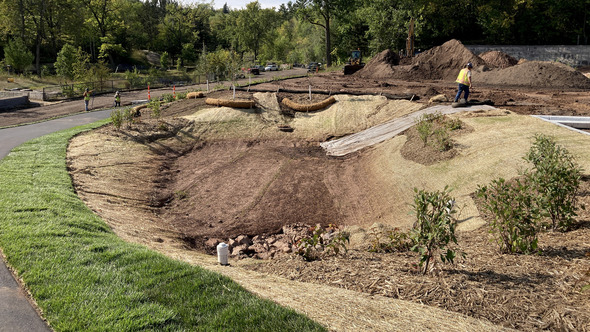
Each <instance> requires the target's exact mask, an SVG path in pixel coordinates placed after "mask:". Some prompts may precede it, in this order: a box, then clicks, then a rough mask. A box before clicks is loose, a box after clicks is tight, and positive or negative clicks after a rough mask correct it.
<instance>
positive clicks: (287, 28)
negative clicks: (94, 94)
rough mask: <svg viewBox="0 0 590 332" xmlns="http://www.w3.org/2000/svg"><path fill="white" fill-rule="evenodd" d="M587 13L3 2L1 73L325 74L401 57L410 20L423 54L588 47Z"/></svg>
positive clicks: (156, 1) (566, 6) (372, 0)
mask: <svg viewBox="0 0 590 332" xmlns="http://www.w3.org/2000/svg"><path fill="white" fill-rule="evenodd" d="M589 11H590V0H486V1H484V0H465V1H452V0H431V1H427V0H294V1H293V2H291V1H290V2H286V3H284V4H282V5H281V6H280V7H279V8H263V6H262V5H261V4H260V3H259V2H258V1H253V2H250V3H248V4H247V5H246V6H245V7H244V8H241V9H233V8H231V7H229V6H228V5H227V4H225V5H223V8H221V9H215V8H213V5H212V3H204V2H203V3H194V4H186V3H184V2H179V1H177V0H143V1H140V0H2V1H0V51H2V52H0V54H9V55H10V56H12V58H7V57H6V56H5V59H4V63H5V64H6V63H8V62H9V61H14V56H16V55H14V50H15V47H16V46H18V47H20V48H21V50H20V53H21V54H22V55H24V56H25V59H23V60H27V63H26V64H25V65H23V66H25V67H28V66H29V68H34V69H36V70H37V71H38V70H39V68H40V64H53V63H55V62H56V60H57V58H58V53H59V52H60V50H62V48H63V47H64V45H71V46H72V47H74V49H75V50H77V49H80V50H81V51H84V52H85V53H87V54H88V55H89V57H90V62H93V63H96V62H99V61H103V60H106V61H108V64H109V65H110V66H111V67H113V68H114V67H115V66H116V65H118V64H131V65H133V64H136V62H137V61H138V59H137V56H135V55H136V54H137V51H138V50H149V51H153V52H156V53H159V54H162V53H163V52H167V53H168V54H169V56H170V60H171V62H173V63H178V61H179V60H180V61H181V63H182V64H183V65H187V64H188V65H196V63H195V62H198V61H201V60H203V61H204V59H206V57H204V56H202V54H203V52H205V55H206V53H211V52H216V51H219V50H225V51H228V52H230V54H235V55H237V56H238V57H239V58H240V59H241V60H240V61H241V62H242V63H243V65H252V64H254V63H260V64H264V62H266V61H272V62H291V63H293V62H298V63H305V62H311V61H315V62H321V63H325V64H328V65H330V64H331V63H332V62H333V61H334V62H336V63H339V62H342V61H344V60H345V59H346V58H348V56H349V52H350V51H351V50H352V49H361V50H362V51H363V52H364V53H365V54H375V53H377V52H380V51H382V50H384V49H387V48H389V49H392V50H396V51H397V50H401V49H404V48H405V41H406V38H407V35H408V24H409V22H410V20H411V19H414V20H415V45H416V48H422V49H427V48H430V47H432V46H436V45H440V44H442V43H444V42H445V41H447V40H449V39H452V38H455V39H459V40H461V41H462V42H463V43H464V44H469V43H474V44H514V45H525V44H528V45H535V44H566V45H568V44H569V45H575V44H584V45H587V44H588V32H587V30H588V23H590V15H588V12H589ZM17 40H20V42H16V41H17ZM15 43H20V44H18V45H16V44H15ZM23 50H26V51H27V52H24V51H23ZM6 51H8V53H6ZM31 54H32V55H33V59H32V60H31V62H29V61H28V59H29V58H30V55H31ZM219 54H221V53H219ZM232 57H233V55H232ZM232 59H233V58H232ZM31 65H32V67H30V66H31ZM24 69H26V68H23V70H24Z"/></svg>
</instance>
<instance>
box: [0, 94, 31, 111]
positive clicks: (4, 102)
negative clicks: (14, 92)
mask: <svg viewBox="0 0 590 332" xmlns="http://www.w3.org/2000/svg"><path fill="white" fill-rule="evenodd" d="M27 105H29V96H20V97H12V98H1V99H0V111H7V110H10V109H13V108H17V107H22V106H27Z"/></svg>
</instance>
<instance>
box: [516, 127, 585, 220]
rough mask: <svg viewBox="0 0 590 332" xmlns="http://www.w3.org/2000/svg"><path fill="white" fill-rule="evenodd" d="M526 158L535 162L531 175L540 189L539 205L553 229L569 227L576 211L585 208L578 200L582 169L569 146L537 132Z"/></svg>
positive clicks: (536, 188)
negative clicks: (563, 145) (570, 151)
mask: <svg viewBox="0 0 590 332" xmlns="http://www.w3.org/2000/svg"><path fill="white" fill-rule="evenodd" d="M524 159H525V160H527V161H529V162H530V163H531V164H533V171H532V172H530V173H529V178H530V181H531V183H532V184H533V186H534V188H535V190H536V191H537V192H538V199H539V200H538V204H539V206H540V207H541V209H542V210H543V212H544V213H545V215H547V216H548V217H549V218H550V219H551V228H552V229H553V230H554V231H555V230H562V231H565V230H568V229H569V228H570V227H571V225H572V223H573V221H574V217H575V216H577V213H576V212H577V210H578V209H579V208H580V207H581V208H584V206H583V205H580V204H579V203H578V191H579V188H580V181H581V176H582V168H581V167H580V166H578V165H577V164H576V162H575V160H574V157H573V156H572V155H571V154H570V153H569V152H568V151H567V149H565V148H564V147H562V146H559V145H557V143H556V142H555V140H554V139H553V138H551V137H549V136H545V135H542V134H538V135H535V141H534V143H533V145H532V146H531V148H530V150H529V152H528V153H527V155H526V156H525V157H524Z"/></svg>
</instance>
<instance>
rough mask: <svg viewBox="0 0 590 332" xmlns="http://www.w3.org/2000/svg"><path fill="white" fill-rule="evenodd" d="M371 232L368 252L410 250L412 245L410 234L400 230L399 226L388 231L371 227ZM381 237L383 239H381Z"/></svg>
mask: <svg viewBox="0 0 590 332" xmlns="http://www.w3.org/2000/svg"><path fill="white" fill-rule="evenodd" d="M371 233H372V235H373V239H372V240H371V247H370V249H369V251H370V252H381V253H388V252H402V251H408V250H410V248H411V247H412V245H413V243H412V239H411V238H410V234H408V233H406V232H402V231H400V230H399V228H394V229H393V230H388V231H381V230H375V229H372V230H371ZM382 238H385V239H383V241H382Z"/></svg>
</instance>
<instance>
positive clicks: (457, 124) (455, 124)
mask: <svg viewBox="0 0 590 332" xmlns="http://www.w3.org/2000/svg"><path fill="white" fill-rule="evenodd" d="M445 125H446V126H447V128H449V130H459V129H461V128H463V122H461V120H459V119H451V120H449V121H447V122H446V123H445Z"/></svg>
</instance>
